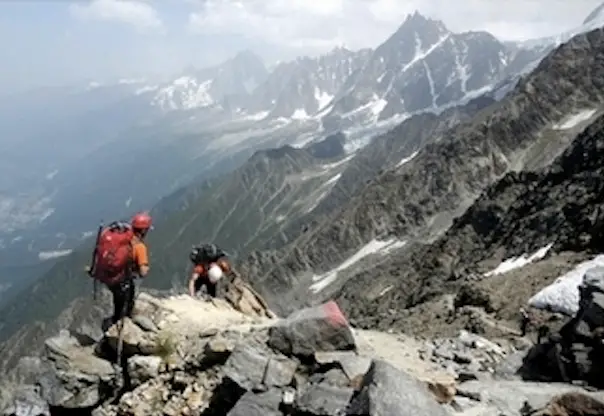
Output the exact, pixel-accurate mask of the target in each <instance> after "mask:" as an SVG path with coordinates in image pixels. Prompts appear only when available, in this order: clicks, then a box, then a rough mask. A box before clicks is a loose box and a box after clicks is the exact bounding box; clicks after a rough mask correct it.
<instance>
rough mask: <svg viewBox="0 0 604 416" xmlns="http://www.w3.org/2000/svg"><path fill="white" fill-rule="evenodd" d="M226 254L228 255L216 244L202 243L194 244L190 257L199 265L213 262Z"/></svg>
mask: <svg viewBox="0 0 604 416" xmlns="http://www.w3.org/2000/svg"><path fill="white" fill-rule="evenodd" d="M224 256H226V253H225V252H224V251H223V250H222V249H221V248H220V247H218V246H217V245H216V244H202V245H199V246H193V248H192V249H191V253H190V254H189V259H191V261H192V262H193V264H196V265H197V264H208V263H212V262H215V261H217V260H218V259H220V258H221V257H224Z"/></svg>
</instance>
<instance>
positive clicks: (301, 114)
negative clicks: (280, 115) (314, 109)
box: [291, 108, 309, 120]
mask: <svg viewBox="0 0 604 416" xmlns="http://www.w3.org/2000/svg"><path fill="white" fill-rule="evenodd" d="M291 118H292V120H306V119H308V118H309V117H308V114H307V113H306V110H305V109H303V108H298V109H297V110H296V111H294V113H293V114H292V116H291Z"/></svg>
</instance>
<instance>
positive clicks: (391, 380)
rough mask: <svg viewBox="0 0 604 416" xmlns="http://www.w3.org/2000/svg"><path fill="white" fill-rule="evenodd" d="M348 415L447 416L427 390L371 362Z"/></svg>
mask: <svg viewBox="0 0 604 416" xmlns="http://www.w3.org/2000/svg"><path fill="white" fill-rule="evenodd" d="M347 414H349V415H368V416H387V415H397V416H446V415H447V414H448V413H447V411H446V410H445V409H444V408H443V407H441V406H440V405H439V404H438V402H437V401H436V399H435V398H434V396H433V394H432V393H431V392H430V391H429V390H428V388H427V386H426V385H425V384H424V383H422V382H420V381H419V380H417V379H416V378H414V377H412V376H410V375H409V374H407V373H405V372H404V371H402V370H399V369H397V368H396V367H393V366H392V365H390V364H388V363H386V362H384V361H378V360H374V361H373V362H372V364H371V367H370V368H369V371H368V372H367V374H365V377H363V381H362V384H361V389H360V392H359V394H358V395H357V396H356V397H355V398H354V399H353V401H352V403H351V405H350V407H349V409H348V413H347Z"/></svg>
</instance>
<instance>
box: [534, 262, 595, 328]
mask: <svg viewBox="0 0 604 416" xmlns="http://www.w3.org/2000/svg"><path fill="white" fill-rule="evenodd" d="M597 266H604V255H602V254H601V255H599V256H596V257H595V258H593V259H591V260H588V261H585V262H583V263H580V264H579V265H578V266H577V267H575V268H574V269H573V270H571V271H569V272H568V273H566V274H564V275H562V276H560V277H558V278H557V279H556V280H555V281H554V283H552V284H550V285H549V286H546V287H545V288H543V289H541V290H540V291H539V292H537V294H536V295H534V296H533V297H532V298H530V299H529V301H528V304H529V305H530V306H532V307H534V308H537V309H545V310H551V311H554V312H560V313H564V314H566V315H570V316H572V315H574V314H575V313H576V312H577V311H578V310H579V286H580V285H581V283H582V282H583V275H585V272H586V271H587V270H589V269H591V268H592V267H597Z"/></svg>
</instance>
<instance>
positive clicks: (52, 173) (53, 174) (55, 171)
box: [46, 169, 59, 181]
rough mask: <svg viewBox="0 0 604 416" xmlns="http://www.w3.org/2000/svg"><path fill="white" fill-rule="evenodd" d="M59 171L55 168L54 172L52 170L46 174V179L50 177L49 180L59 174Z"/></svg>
mask: <svg viewBox="0 0 604 416" xmlns="http://www.w3.org/2000/svg"><path fill="white" fill-rule="evenodd" d="M57 173H59V170H58V169H55V170H53V171H52V172H50V173H48V174H47V175H46V179H48V180H49V181H50V180H52V178H54V177H55V176H57Z"/></svg>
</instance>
